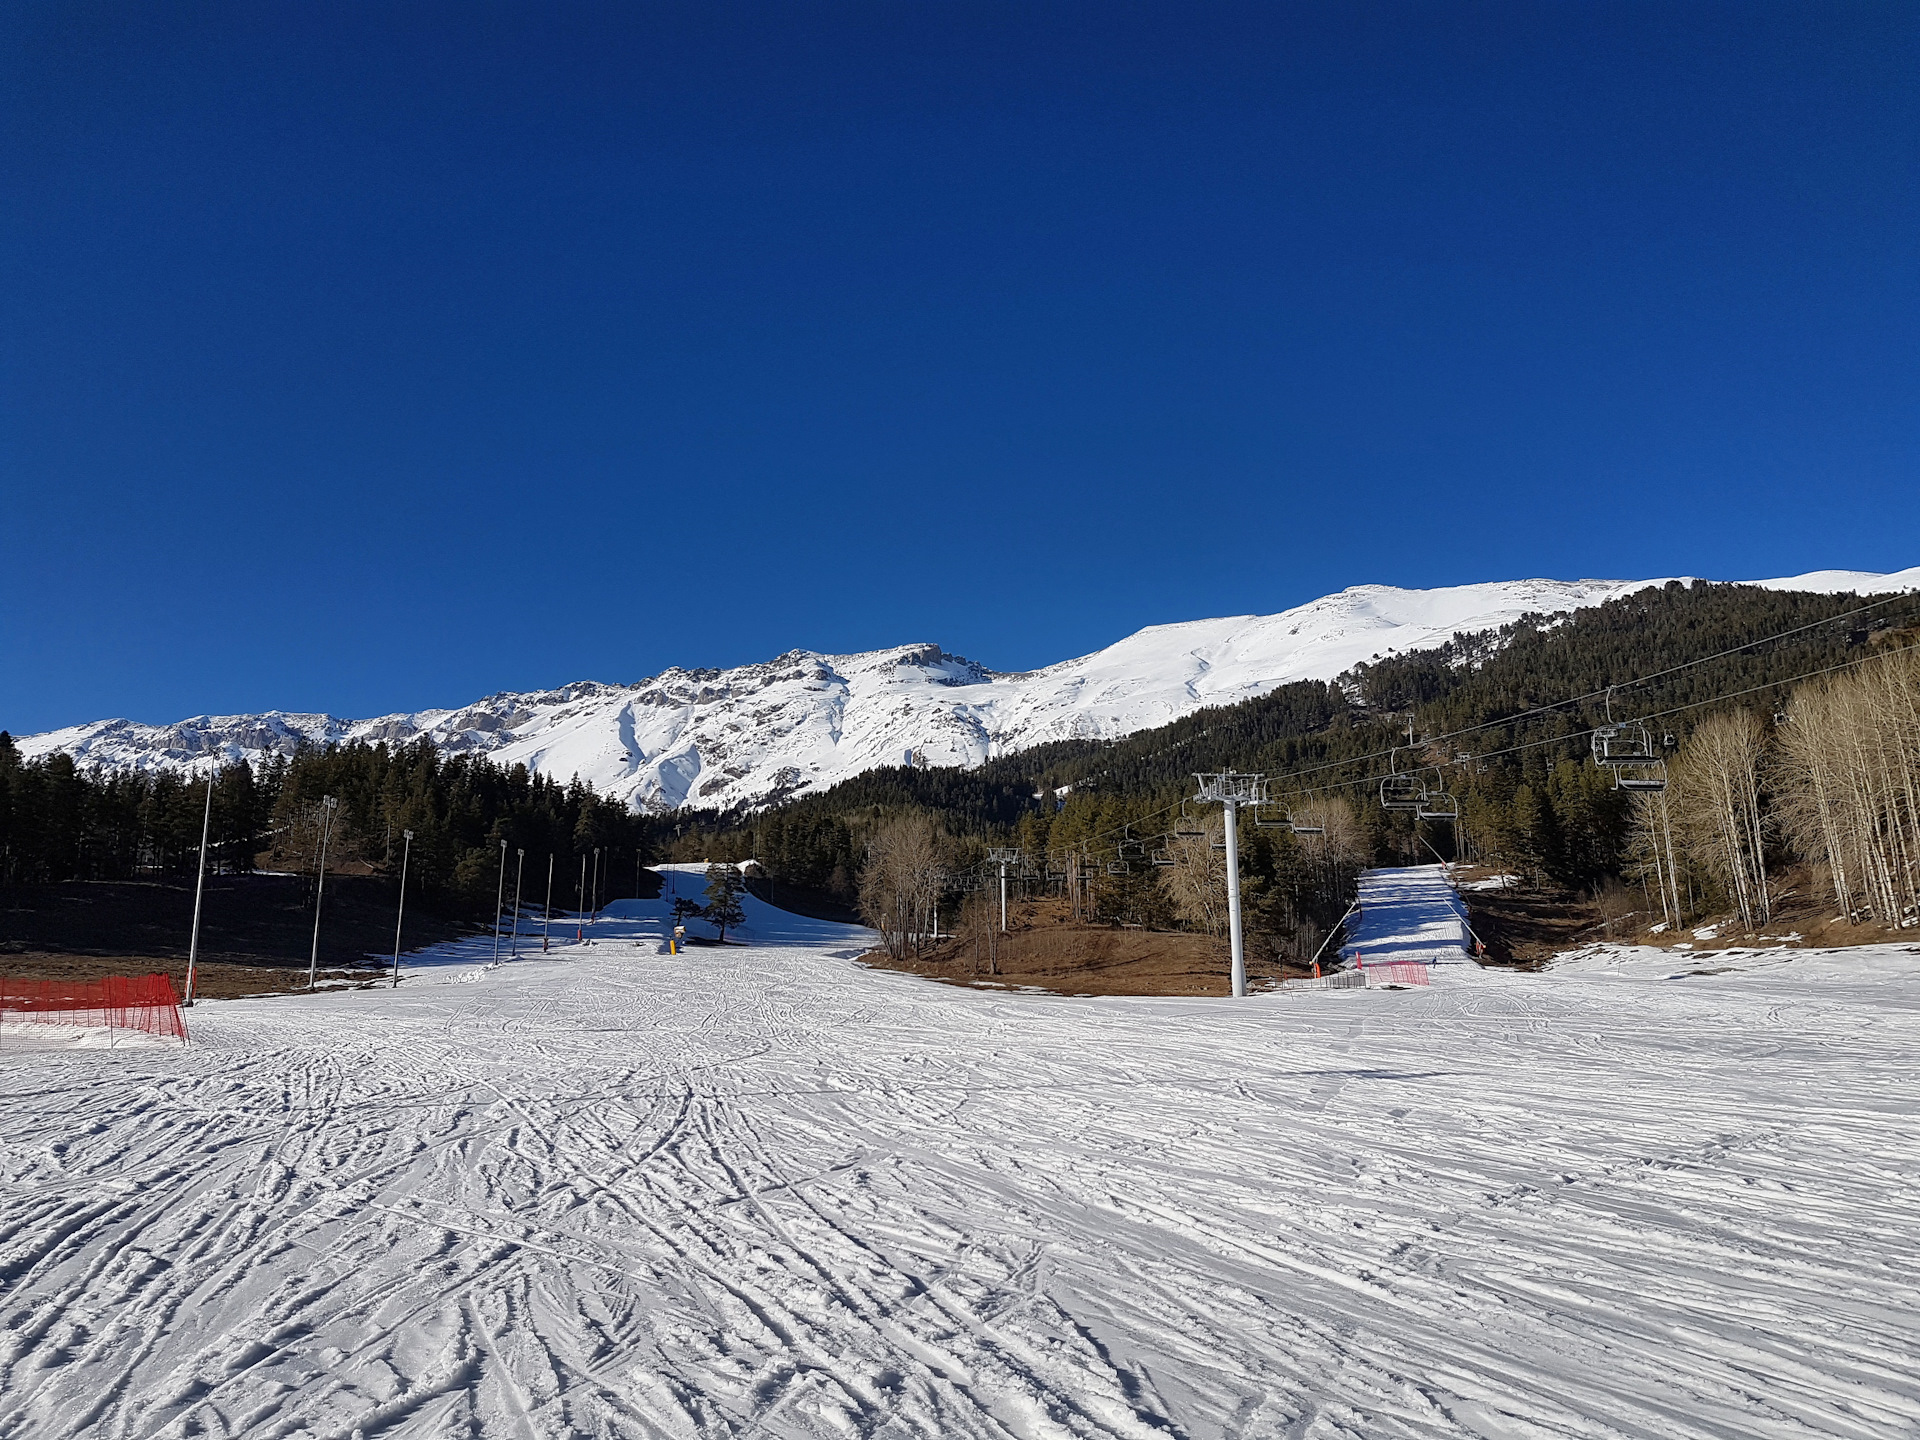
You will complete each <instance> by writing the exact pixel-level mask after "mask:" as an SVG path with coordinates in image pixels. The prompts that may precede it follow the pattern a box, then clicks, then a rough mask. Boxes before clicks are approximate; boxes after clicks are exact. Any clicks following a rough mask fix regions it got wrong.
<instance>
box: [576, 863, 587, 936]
mask: <svg viewBox="0 0 1920 1440" xmlns="http://www.w3.org/2000/svg"><path fill="white" fill-rule="evenodd" d="M578 894H579V902H578V903H579V905H580V909H579V911H578V914H579V917H580V918H579V919H578V920H576V921H574V925H573V943H574V944H576V945H584V944H586V941H587V857H586V856H585V855H582V856H581V857H580V889H579V892H578Z"/></svg>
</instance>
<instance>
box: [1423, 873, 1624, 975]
mask: <svg viewBox="0 0 1920 1440" xmlns="http://www.w3.org/2000/svg"><path fill="white" fill-rule="evenodd" d="M1501 873H1502V872H1500V871H1499V870H1496V869H1491V868H1488V867H1487V866H1484V865H1473V866H1463V867H1461V868H1459V869H1456V870H1455V871H1454V878H1455V879H1456V880H1457V881H1459V883H1460V885H1461V892H1460V893H1461V897H1462V898H1463V899H1464V900H1465V901H1466V902H1467V920H1468V923H1469V924H1470V925H1472V926H1473V933H1474V934H1475V935H1476V936H1478V937H1479V939H1480V940H1481V942H1482V943H1483V944H1485V946H1486V947H1487V950H1486V954H1485V955H1484V956H1482V957H1481V963H1482V964H1483V965H1502V966H1507V967H1510V968H1514V969H1521V970H1535V969H1538V968H1540V967H1541V966H1542V965H1544V964H1545V963H1546V962H1547V961H1548V960H1550V959H1552V958H1553V957H1554V956H1555V955H1558V954H1559V953H1560V952H1561V951H1563V950H1571V949H1573V948H1575V947H1576V946H1578V945H1582V944H1585V943H1586V941H1587V939H1589V938H1598V937H1597V934H1596V935H1593V936H1588V935H1587V932H1588V931H1591V930H1594V927H1596V926H1597V925H1601V924H1604V923H1605V921H1604V917H1603V916H1602V915H1601V913H1600V907H1599V905H1597V904H1596V903H1595V902H1594V901H1593V900H1592V899H1591V898H1589V897H1586V896H1582V895H1580V894H1579V893H1578V892H1576V891H1573V890H1569V889H1566V888H1564V887H1562V886H1558V885H1552V884H1513V885H1510V886H1508V887H1507V888H1504V889H1497V890H1474V889H1471V888H1468V887H1469V886H1471V885H1472V884H1473V883H1474V882H1476V881H1487V880H1492V879H1494V878H1495V877H1496V876H1498V875H1500V874H1501Z"/></svg>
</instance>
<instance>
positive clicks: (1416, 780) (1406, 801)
mask: <svg viewBox="0 0 1920 1440" xmlns="http://www.w3.org/2000/svg"><path fill="white" fill-rule="evenodd" d="M1380 808H1381V809H1382V810H1418V809H1419V808H1420V777H1419V776H1417V775H1388V776H1386V777H1385V778H1384V779H1382V780H1381V782H1380Z"/></svg>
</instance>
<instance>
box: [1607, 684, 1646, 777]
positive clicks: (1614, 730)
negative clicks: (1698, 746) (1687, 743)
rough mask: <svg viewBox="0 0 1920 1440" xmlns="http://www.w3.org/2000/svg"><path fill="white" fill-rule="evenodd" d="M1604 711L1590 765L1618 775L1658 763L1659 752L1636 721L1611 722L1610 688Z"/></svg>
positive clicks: (1611, 700) (1613, 720) (1611, 692)
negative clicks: (1623, 769) (1626, 768)
mask: <svg viewBox="0 0 1920 1440" xmlns="http://www.w3.org/2000/svg"><path fill="white" fill-rule="evenodd" d="M1606 707H1607V722H1606V724H1604V725H1597V726H1595V727H1594V731H1593V763H1594V764H1596V765H1598V766H1600V767H1601V768H1603V769H1610V770H1616V771H1617V770H1618V768H1619V767H1620V766H1623V765H1625V766H1634V767H1643V766H1647V765H1651V764H1653V763H1654V762H1655V761H1657V760H1659V758H1660V752H1659V751H1657V750H1655V749H1654V748H1653V739H1652V737H1651V736H1649V735H1648V734H1647V727H1646V726H1645V725H1642V724H1641V723H1640V722H1639V721H1638V720H1615V719H1614V718H1613V687H1612V686H1611V685H1609V686H1608V687H1607V697H1606ZM1616 778H1617V776H1616ZM1620 788H1622V789H1624V788H1626V787H1624V786H1622V787H1620Z"/></svg>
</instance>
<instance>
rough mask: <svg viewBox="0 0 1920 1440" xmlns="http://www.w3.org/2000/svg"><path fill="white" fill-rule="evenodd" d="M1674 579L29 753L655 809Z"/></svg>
mask: <svg viewBox="0 0 1920 1440" xmlns="http://www.w3.org/2000/svg"><path fill="white" fill-rule="evenodd" d="M1664 583H1666V582H1665V581H1661V580H1574V581H1565V580H1509V581H1499V582H1494V583H1489V584H1481V585H1456V586H1452V587H1449V588H1446V589H1439V590H1403V589H1399V588H1397V587H1395V586H1391V585H1356V586H1353V587H1352V588H1350V589H1347V590H1342V591H1341V592H1340V593H1339V594H1337V595H1328V596H1325V597H1323V598H1321V599H1319V600H1314V601H1312V602H1310V603H1308V604H1306V605H1301V606H1298V607H1296V608H1294V609H1292V610H1287V611H1283V612H1281V613H1280V614H1278V615H1237V616H1231V617H1228V618H1226V619H1219V620H1192V621H1186V622H1182V623H1179V624H1172V625H1153V626H1149V627H1148V628H1146V629H1144V630H1141V631H1139V632H1138V633H1136V634H1133V635H1130V636H1128V637H1127V638H1126V639H1124V640H1121V641H1120V642H1118V643H1117V644H1114V645H1110V646H1108V647H1107V648H1106V649H1104V650H1101V651H1097V652H1096V653H1094V654H1092V655H1086V656H1082V657H1081V658H1079V659H1077V660H1067V661H1063V662H1062V663H1060V664H1058V665H1052V666H1049V667H1047V668H1046V669H1044V670H1035V671H1030V672H1027V673H1024V674H1005V673H1001V672H998V671H993V670H988V669H986V668H984V667H983V666H980V665H977V664H975V663H974V662H972V661H970V660H963V659H961V658H960V657H958V656H955V655H950V654H948V653H947V652H945V651H944V650H942V649H941V648H940V647H939V646H938V645H932V644H920V645H904V646H899V647H896V648H894V649H890V650H876V651H871V652H869V653H866V654H860V655H821V654H815V653H813V652H812V651H807V650H795V651H791V652H789V653H788V654H786V655H782V656H781V657H780V658H779V659H777V660H771V661H768V662H766V663H764V664H758V665H744V666H740V667H738V668H737V669H732V670H682V669H677V668H676V669H672V670H668V671H665V672H663V673H662V674H659V675H656V676H654V677H652V678H651V679H648V680H643V681H641V682H640V683H638V684H636V685H605V684H600V683H597V682H592V681H582V682H579V683H577V684H573V685H567V686H564V687H562V688H561V689H558V690H548V691H542V692H538V693H533V694H499V695H492V696H489V697H488V698H486V699H484V700H480V701H476V702H475V703H473V704H471V705H468V706H466V707H464V708H462V709H458V710H423V711H419V712H417V713H414V714H398V715H384V716H381V717H379V718H377V719H373V720H342V719H338V718H336V717H334V716H331V715H310V714H288V713H283V712H280V711H274V712H271V713H268V714H264V715H216V716H200V717H198V718H196V719H192V720H183V721H181V722H179V723H178V724H174V725H145V724H140V723H137V722H134V721H131V720H103V721H97V722H94V723H92V724H87V725H75V726H71V727H69V728H67V729H64V730H53V731H49V732H47V733H46V734H43V735H34V736H29V737H27V738H26V739H25V740H23V741H21V742H20V745H21V750H22V751H23V753H25V754H27V755H28V756H34V755H44V754H49V753H52V752H54V751H65V752H67V753H68V754H71V755H73V756H74V757H75V758H76V759H77V760H79V761H80V762H81V763H82V764H85V765H102V766H106V767H109V768H131V769H187V770H203V769H205V768H207V767H208V766H211V765H214V764H220V763H231V762H232V761H235V760H240V759H248V760H258V759H260V758H263V757H265V756H268V755H275V754H281V755H284V754H291V753H292V752H293V750H294V748H295V747H296V746H297V745H298V744H300V743H301V742H302V741H303V740H304V741H306V742H309V743H313V744H322V745H324V744H330V743H337V742H342V741H348V740H368V741H375V740H385V741H389V742H404V741H409V740H412V739H414V738H416V737H419V736H426V737H428V738H429V739H431V740H432V742H433V743H434V744H435V745H437V746H439V747H440V748H441V749H442V750H446V751H451V752H481V753H486V754H489V755H491V756H493V757H494V758H495V759H497V760H499V761H501V762H503V763H506V764H513V763H516V762H521V763H525V764H526V765H527V766H528V767H530V768H531V769H533V770H534V771H536V772H538V773H542V774H547V775H552V776H554V777H556V778H557V779H561V780H567V779H570V778H572V777H574V776H576V775H577V776H578V777H579V778H581V779H582V780H585V781H587V782H589V783H590V784H592V785H593V786H594V788H595V789H596V790H598V791H600V792H601V793H602V794H606V795H612V796H614V797H616V798H619V799H623V800H627V801H629V802H631V803H632V804H634V805H636V806H639V807H642V808H655V809H661V808H672V807H676V806H680V805H686V804H692V805H699V806H708V807H724V806H730V805H738V804H743V803H744V804H759V803H763V802H767V801H771V800H776V799H779V798H782V797H784V796H787V795H793V794H798V793H801V792H803V791H807V790H812V789H818V788H821V787H824V786H828V785H832V784H835V783H837V782H839V781H841V780H845V779H847V778H849V777H850V776H853V775H857V774H860V773H861V772H862V771H865V770H870V769H873V768H874V767H876V766H881V765H899V764H902V763H903V762H905V760H906V758H907V756H908V755H909V754H911V755H913V756H914V757H915V759H916V761H917V762H924V763H927V764H932V765H978V764H980V763H982V762H983V761H985V760H988V759H990V758H992V757H993V756H996V755H1004V754H1010V753H1012V752H1015V751H1019V750H1024V749H1027V748H1029V747H1030V746H1033V745H1038V744H1041V743H1043V742H1046V741H1051V740H1068V739H1113V738H1117V737H1119V736H1123V735H1130V734H1132V733H1133V732H1134V731H1136V730H1144V729H1150V728H1151V727H1153V726H1156V725H1163V724H1165V723H1167V722H1168V721H1170V720H1174V719H1178V718H1179V717H1180V716H1182V715H1186V714H1189V713H1191V712H1192V711H1194V710H1197V709H1200V708H1202V707H1203V706H1208V705H1226V704H1232V703H1234V702H1236V701H1240V700H1246V699H1250V698H1252V697H1254V696H1257V695H1264V694H1266V693H1267V692H1268V691H1270V690H1272V689H1274V688H1275V687H1276V686H1279V685H1282V684H1285V683H1287V682H1288V681H1292V680H1331V679H1332V678H1334V677H1335V676H1336V675H1339V674H1340V673H1342V672H1343V671H1345V670H1348V669H1350V668H1351V667H1352V666H1353V665H1355V664H1356V663H1358V662H1360V661H1363V660H1368V659H1371V658H1373V657H1375V656H1379V655H1385V654H1389V653H1392V652H1395V651H1406V650H1415V649H1422V648H1427V647H1431V646H1435V645H1439V644H1442V643H1444V642H1445V641H1447V640H1449V639H1451V638H1452V637H1453V636H1454V635H1455V634H1457V633H1463V632H1464V633H1472V632H1475V631H1480V630H1488V629H1493V628H1496V627H1498V626H1501V625H1505V624H1509V623H1511V622H1512V621H1514V620H1517V619H1519V618H1520V617H1521V616H1523V615H1527V614H1559V613H1563V612H1566V611H1570V610H1576V609H1580V608H1582V607H1585V606H1590V605H1598V604H1601V603H1603V602H1604V601H1607V600H1611V599H1614V598H1616V597H1618V596H1621V595H1626V594H1630V593H1632V592H1633V591H1635V590H1640V589H1644V588H1646V587H1647V586H1650V585H1660V584H1664ZM1750 583H1752V584H1757V585H1764V586H1767V587H1769V588H1773V589H1781V590H1818V591H1822V592H1827V593H1833V592H1839V591H1846V590H1852V591H1858V592H1860V593H1863V594H1865V593H1888V592H1892V591H1898V590H1905V589H1912V588H1920V568H1916V569H1913V570H1904V571H1901V572H1899V573H1898V574H1893V575H1875V574H1869V573H1867V572H1864V571H1851V570H1822V571H1818V572H1815V573H1814V574H1811V575H1799V576H1792V577H1788V578H1785V579H1780V580H1759V581H1753V582H1750ZM0 719H4V717H0Z"/></svg>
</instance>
